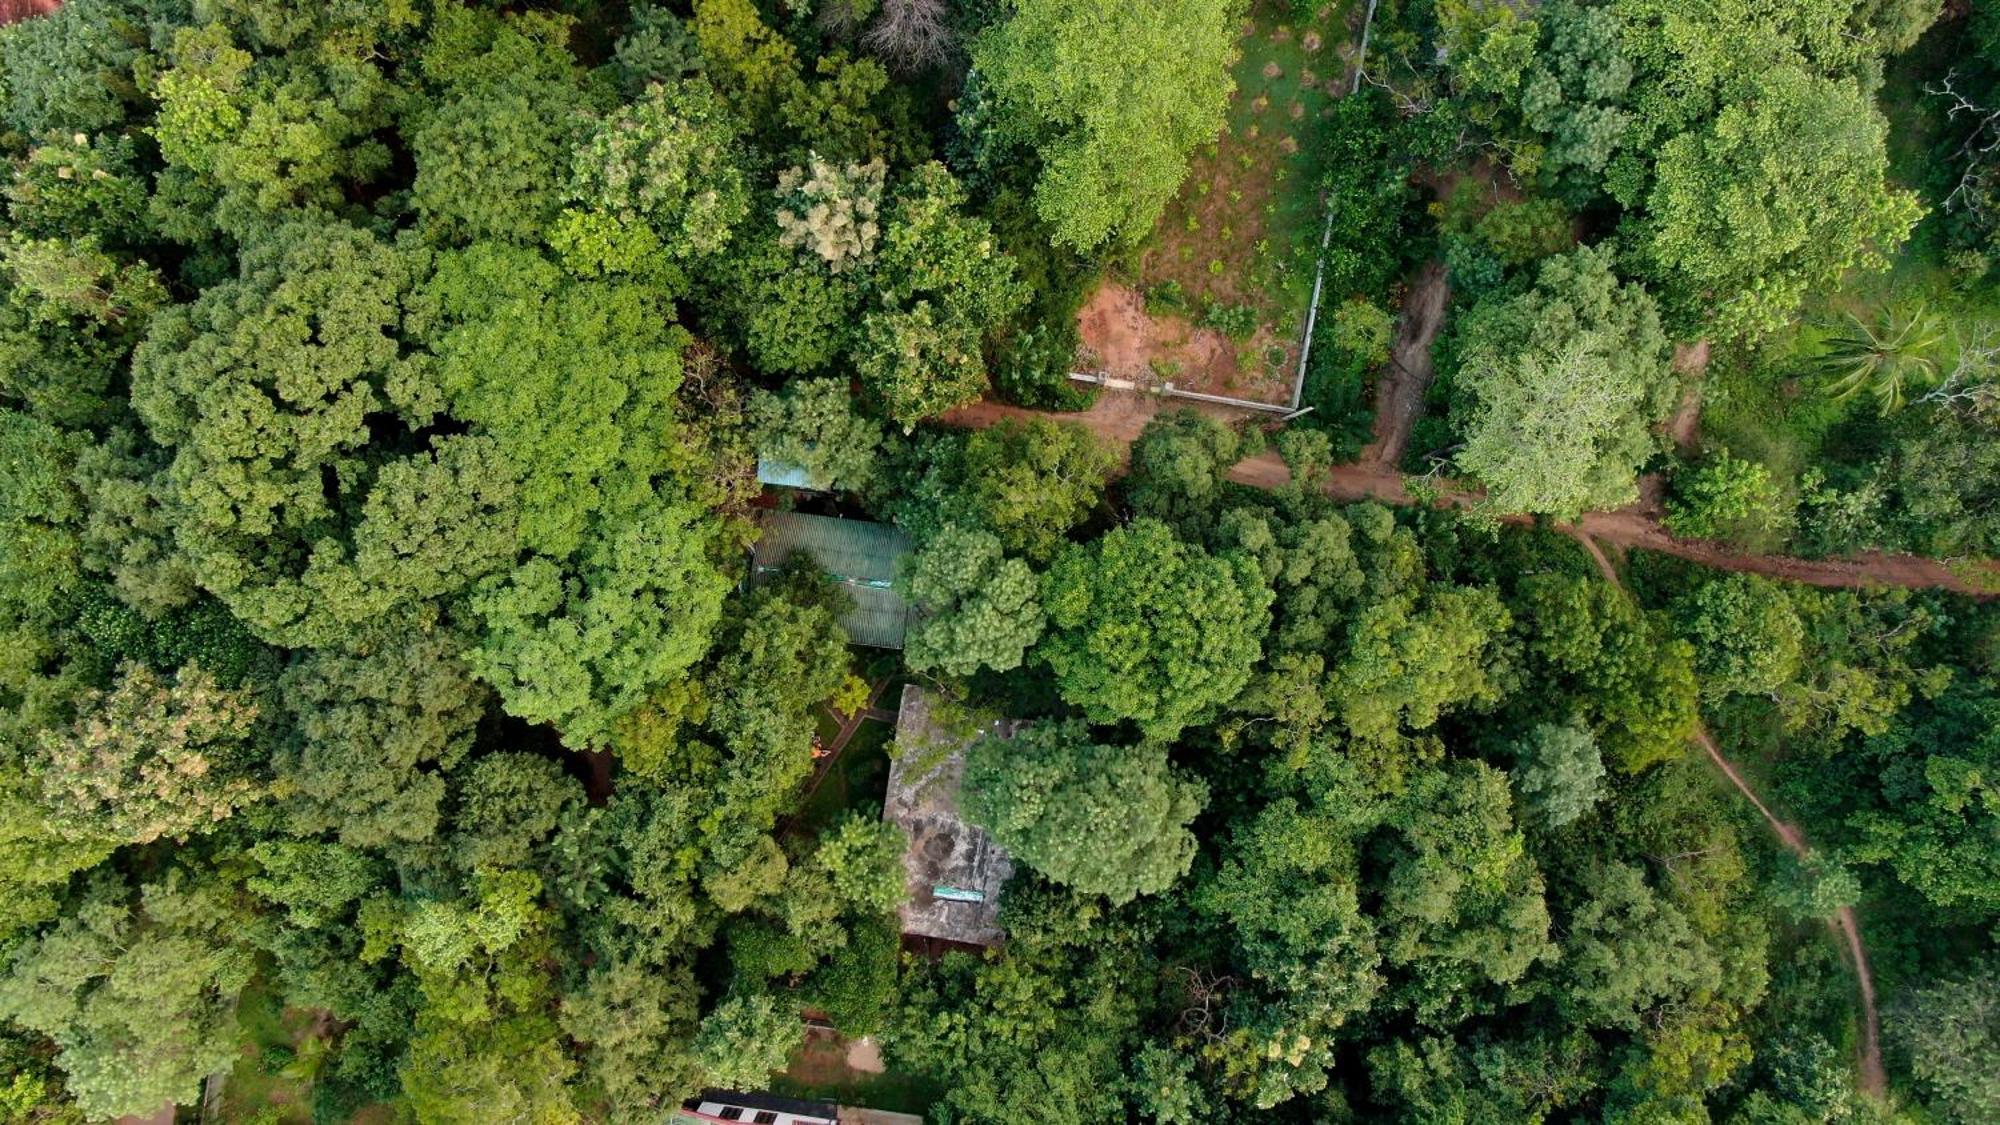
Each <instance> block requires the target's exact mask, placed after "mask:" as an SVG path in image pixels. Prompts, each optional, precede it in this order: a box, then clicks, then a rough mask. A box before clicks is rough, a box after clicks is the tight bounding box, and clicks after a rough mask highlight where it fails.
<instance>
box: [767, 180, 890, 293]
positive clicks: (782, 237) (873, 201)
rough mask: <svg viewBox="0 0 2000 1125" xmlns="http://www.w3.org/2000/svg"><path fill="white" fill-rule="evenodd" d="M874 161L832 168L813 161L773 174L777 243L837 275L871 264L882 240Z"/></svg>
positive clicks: (880, 185) (879, 198)
mask: <svg viewBox="0 0 2000 1125" xmlns="http://www.w3.org/2000/svg"><path fill="white" fill-rule="evenodd" d="M887 172H888V169H887V167H886V166H885V165H884V164H883V163H882V161H880V160H871V161H869V162H868V163H866V164H856V163H848V164H845V165H836V164H832V163H829V162H827V161H825V160H821V159H820V158H819V157H817V156H815V157H813V158H812V159H811V160H809V161H807V162H806V163H805V164H804V165H802V166H800V167H796V168H787V169H786V170H784V171H783V172H780V173H779V174H778V188H777V192H778V211H777V219H778V244H779V245H780V246H784V247H786V248H788V249H792V250H801V251H804V252H806V253H808V254H811V255H813V256H815V257H817V258H819V259H820V260H821V261H823V262H825V263H826V268H827V269H828V270H831V271H832V272H834V273H840V272H842V271H844V270H846V269H848V268H849V267H852V266H865V265H867V264H868V263H869V262H871V261H873V260H874V257H875V243H876V241H877V240H878V239H880V238H881V236H882V224H881V222H880V212H881V207H882V184H883V177H884V176H885V175H886V174H887Z"/></svg>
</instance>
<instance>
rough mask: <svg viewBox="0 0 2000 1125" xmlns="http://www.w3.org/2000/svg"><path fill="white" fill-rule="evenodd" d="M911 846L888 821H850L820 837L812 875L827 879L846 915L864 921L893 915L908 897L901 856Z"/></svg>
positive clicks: (850, 818) (858, 817) (852, 819)
mask: <svg viewBox="0 0 2000 1125" xmlns="http://www.w3.org/2000/svg"><path fill="white" fill-rule="evenodd" d="M909 843H910V842H909V838H908V837H907V836H905V835H904V834H903V830H902V829H901V828H899V827H897V826H896V825H895V824H893V823H891V822H889V821H885V820H876V819H871V818H868V817H862V816H854V815H849V816H847V817H845V818H844V819H842V820H841V822H840V823H839V824H837V825H835V826H834V827H833V828H832V829H830V830H828V831H826V832H822V833H821V834H820V837H819V846H818V847H816V848H814V849H813V854H812V869H813V870H815V871H819V872H823V873H824V874H825V875H826V878H827V882H828V884H829V885H831V886H832V888H833V893H834V894H835V895H836V896H838V898H839V901H840V902H841V904H842V905H844V906H845V908H846V909H848V910H850V911H852V912H854V913H855V914H859V915H862V916H869V915H873V916H876V917H880V916H883V915H887V914H893V913H894V912H895V910H896V908H897V907H898V906H900V905H902V903H903V899H904V897H905V896H906V895H907V894H908V891H907V890H906V888H905V887H904V871H903V852H904V850H905V849H907V848H908V847H909Z"/></svg>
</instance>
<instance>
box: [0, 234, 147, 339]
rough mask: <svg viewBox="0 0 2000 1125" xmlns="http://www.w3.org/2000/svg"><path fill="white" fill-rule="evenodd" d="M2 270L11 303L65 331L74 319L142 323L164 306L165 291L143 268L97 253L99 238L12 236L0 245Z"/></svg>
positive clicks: (31, 316)
mask: <svg viewBox="0 0 2000 1125" xmlns="http://www.w3.org/2000/svg"><path fill="white" fill-rule="evenodd" d="M0 265H4V266H5V267H6V270H7V273H8V275H9V277H10V278H11V279H12V281H13V284H14V287H13V292H12V294H11V296H12V298H13V299H14V300H15V301H17V302H19V303H20V304H21V305H22V307H23V308H25V309H26V310H27V312H28V317H29V319H30V320H31V321H34V322H37V323H40V324H44V325H47V326H50V327H53V328H63V327H67V326H68V325H69V324H70V323H71V322H72V318H75V319H78V320H82V321H85V322H96V323H97V324H101V325H123V324H132V325H138V324H144V323H145V319H146V316H147V315H148V314H149V313H151V312H152V311H153V310H154V309H156V308H158V307H159V306H161V305H163V304H165V303H166V300H167V293H166V287H165V286H163V285H162V284H160V279H159V277H158V276H157V275H156V274H154V273H153V271H152V270H151V269H150V268H149V267H147V266H144V265H139V264H135V263H121V262H119V261H118V260H117V259H116V258H114V257H112V256H111V255H109V254H106V253H104V252H103V251H102V250H101V249H99V248H98V244H97V236H96V235H87V236H85V237H83V238H80V239H76V240H69V239H60V238H37V239H30V238H24V237H22V236H21V235H18V234H16V235H14V236H12V237H11V238H9V239H8V240H7V242H6V243H5V244H4V245H0Z"/></svg>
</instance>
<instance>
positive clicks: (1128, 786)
mask: <svg viewBox="0 0 2000 1125" xmlns="http://www.w3.org/2000/svg"><path fill="white" fill-rule="evenodd" d="M963 789H964V792H963V796H962V797H961V801H962V803H963V805H964V808H965V815H966V816H967V818H969V819H970V820H971V821H972V822H973V823H975V824H978V825H980V826H982V827H984V828H985V829H986V830H987V831H989V832H991V833H993V838H994V839H995V840H997V841H999V843H1000V846H1001V847H1004V848H1006V849H1007V850H1008V852H1009V853H1011V854H1012V855H1014V856H1015V857H1017V858H1019V859H1021V860H1022V861H1024V862H1026V863H1027V864H1028V865H1029V866H1030V867H1033V868H1034V869H1035V870H1037V871H1040V872H1041V873H1042V874H1044V875H1046V876H1048V877H1049V878H1050V879H1053V880H1055V881H1056V882H1058V883H1061V884H1063V885H1065V886H1069V887H1074V888H1076V889H1077V890H1079V891H1082V892H1083V893H1085V894H1101V895H1104V896H1105V897H1107V898H1109V899H1110V900H1111V901H1112V903H1113V904H1114V905H1123V904H1125V903H1127V902H1130V901H1131V900H1132V899H1133V898H1135V897H1137V896H1138V895H1142V894H1157V893H1159V892H1160V891H1164V890H1166V889H1167V888H1168V887H1170V886H1172V885H1173V884H1174V881H1175V880H1177V879H1179V878H1180V877H1181V876H1182V875H1184V874H1186V873H1187V869H1188V864H1190V863H1192V862H1193V861H1194V849H1195V842H1194V837H1193V835H1191V834H1190V833H1189V832H1188V830H1187V825H1188V822H1189V821H1191V820H1193V819H1194V817H1195V814H1197V813H1199V812H1200V811H1201V807H1202V804H1203V801H1204V800H1205V798H1206V795H1207V794H1206V789H1205V787H1204V786H1203V785H1202V784H1201V783H1200V782H1197V781H1190V780H1188V779H1186V778H1183V777H1179V776H1177V775H1176V774H1175V773H1174V772H1173V770H1172V769H1171V768H1170V767H1169V766H1168V765H1167V758H1166V753H1165V750H1164V749H1163V748H1162V747H1159V746H1152V745H1139V746H1106V745H1103V744H1101V743H1097V742H1095V741H1093V740H1092V739H1091V737H1090V732H1089V729H1088V728H1086V727H1085V726H1084V725H1083V724H1082V723H1078V722H1067V723H1054V722H1045V723H1036V724H1031V725H1029V726H1026V727H1023V728H1022V729H1021V730H1020V731H1019V732H1017V733H1016V734H1015V735H1014V737H1013V738H1012V739H1007V740H1002V739H997V738H986V739H982V740H980V741H979V742H978V743H976V744H974V746H973V747H972V749H971V750H969V751H967V753H966V757H965V781H964V787H963Z"/></svg>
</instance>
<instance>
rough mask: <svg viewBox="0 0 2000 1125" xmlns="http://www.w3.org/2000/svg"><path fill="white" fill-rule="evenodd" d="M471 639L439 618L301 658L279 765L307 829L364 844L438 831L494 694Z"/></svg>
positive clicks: (283, 687)
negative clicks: (478, 674) (476, 671)
mask: <svg viewBox="0 0 2000 1125" xmlns="http://www.w3.org/2000/svg"><path fill="white" fill-rule="evenodd" d="M470 644H471V640H470V638H468V637H466V636H465V635H464V634H463V633H462V632H461V631H459V630H457V629H453V628H451V627H449V626H447V625H444V624H441V623H439V622H438V621H436V620H435V619H434V616H431V615H417V616H413V617H411V618H409V619H407V620H391V621H389V622H386V623H383V624H381V625H377V626H374V627H371V628H369V629H367V630H364V631H363V632H362V633H360V634H359V635H357V636H356V637H354V638H353V639H352V640H351V641H350V642H349V644H348V645H346V646H344V647H343V648H329V649H318V650H315V651H313V652H310V653H307V654H305V655H304V656H302V657H300V658H299V659H298V660H297V661H296V662H295V663H294V664H293V665H292V667H290V668H289V669H287V670H286V672H285V674H284V676H283V678H282V679H281V680H280V681H279V685H278V697H279V699H280V700H281V701H282V703H283V706H284V708H285V710H286V712H287V713H288V714H289V715H290V717H291V722H290V724H289V737H288V738H287V740H286V742H285V744H284V745H283V746H282V747H281V748H280V749H279V750H278V752H277V753H276V754H275V755H274V757H273V759H272V771H273V773H274V774H275V775H276V777H277V778H278V780H279V782H280V785H279V788H280V790H281V791H282V792H283V793H284V794H285V796H284V798H283V800H284V803H285V808H286V815H287V817H288V818H289V819H290V820H291V822H292V826H293V827H294V828H295V829H297V830H298V831H301V832H308V833H318V832H336V833H338V834H339V837H340V840H341V841H342V842H343V843H345V844H349V845H351V846H354V847H364V848H368V847H375V848H379V847H385V846H388V845H390V844H393V843H398V842H402V843H419V842H422V841H425V840H428V839H430V838H431V837H432V836H434V835H435V834H436V832H437V827H438V818H439V816H440V813H441V810H442V805H443V802H444V799H445V789H446V786H445V779H444V775H445V773H447V772H449V771H450V770H451V769H452V768H453V767H455V766H457V765H458V764H459V763H460V762H461V761H463V760H464V758H465V756H466V755H467V754H468V753H469V752H470V751H471V749H472V743H473V734H474V728H475V726H476V725H477V724H478V722H479V719H480V717H481V716H482V715H483V714H484V713H485V710H486V702H487V700H488V699H489V698H491V696H490V693H489V692H488V691H487V690H486V688H485V687H484V685H482V684H480V683H479V682H478V681H477V680H476V679H474V678H473V675H472V670H471V669H470V668H469V667H467V666H466V662H465V651H466V649H467V648H468V647H469V646H470Z"/></svg>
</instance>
